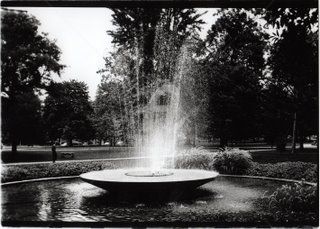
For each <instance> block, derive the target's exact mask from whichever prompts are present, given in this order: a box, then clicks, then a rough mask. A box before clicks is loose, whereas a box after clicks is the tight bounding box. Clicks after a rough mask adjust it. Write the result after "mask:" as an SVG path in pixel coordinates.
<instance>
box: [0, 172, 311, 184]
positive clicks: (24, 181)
mask: <svg viewBox="0 0 320 229" xmlns="http://www.w3.org/2000/svg"><path fill="white" fill-rule="evenodd" d="M219 176H222V177H234V178H248V179H261V180H270V181H278V182H288V183H301V182H303V183H304V184H307V185H310V186H317V183H313V182H307V181H300V180H293V179H285V178H274V177H263V176H247V175H229V174H219ZM73 178H80V176H60V177H45V178H37V179H29V180H21V181H11V182H5V183H1V186H7V185H14V184H23V183H31V182H39V181H51V180H60V179H73Z"/></svg>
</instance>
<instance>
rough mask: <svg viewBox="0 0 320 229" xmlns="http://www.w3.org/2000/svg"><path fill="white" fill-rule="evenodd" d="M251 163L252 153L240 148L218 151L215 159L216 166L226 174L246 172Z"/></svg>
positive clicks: (220, 171)
mask: <svg viewBox="0 0 320 229" xmlns="http://www.w3.org/2000/svg"><path fill="white" fill-rule="evenodd" d="M251 164H252V158H251V155H250V154H249V153H248V152H247V151H244V150H239V149H226V150H224V151H221V152H219V153H217V154H216V156H215V159H214V168H215V169H216V170H217V171H218V172H219V173H225V174H245V173H246V171H247V170H248V169H249V168H250V167H251Z"/></svg>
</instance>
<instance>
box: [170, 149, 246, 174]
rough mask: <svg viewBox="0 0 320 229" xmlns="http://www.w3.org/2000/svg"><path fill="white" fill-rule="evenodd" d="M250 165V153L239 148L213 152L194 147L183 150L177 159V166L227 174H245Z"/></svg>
mask: <svg viewBox="0 0 320 229" xmlns="http://www.w3.org/2000/svg"><path fill="white" fill-rule="evenodd" d="M250 165H251V156H250V154H249V153H248V152H246V151H243V150H239V149H226V150H225V151H221V152H214V153H212V152H209V151H207V150H205V149H203V148H192V149H190V150H187V151H184V152H182V153H181V154H180V155H179V156H178V157H177V159H176V161H175V167H176V168H184V169H206V170H217V171H218V172H219V173H227V174H244V173H245V172H246V170H247V169H248V168H249V167H250Z"/></svg>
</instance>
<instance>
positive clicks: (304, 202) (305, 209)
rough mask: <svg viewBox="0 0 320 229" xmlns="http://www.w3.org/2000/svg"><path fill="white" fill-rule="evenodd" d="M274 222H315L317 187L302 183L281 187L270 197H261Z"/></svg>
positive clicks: (316, 215)
mask: <svg viewBox="0 0 320 229" xmlns="http://www.w3.org/2000/svg"><path fill="white" fill-rule="evenodd" d="M263 202H264V203H265V205H266V208H267V209H268V211H269V212H270V213H271V215H272V217H273V220H274V221H275V222H277V221H281V222H300V223H301V222H308V223H312V222H316V221H317V219H318V218H317V217H318V214H317V210H318V198H317V187H316V186H310V185H306V184H303V183H299V184H298V183H295V184H293V185H283V186H282V187H281V188H278V189H277V190H276V191H275V192H274V193H273V194H272V195H271V196H269V197H263Z"/></svg>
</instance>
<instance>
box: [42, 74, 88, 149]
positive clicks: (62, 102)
mask: <svg viewBox="0 0 320 229" xmlns="http://www.w3.org/2000/svg"><path fill="white" fill-rule="evenodd" d="M48 92H49V95H48V97H47V98H46V99H45V102H44V103H45V105H44V114H43V118H44V121H45V123H46V130H47V134H48V136H49V137H50V139H51V140H56V139H57V138H64V139H66V140H67V141H68V145H72V140H73V139H77V140H81V141H88V140H90V139H92V138H93V134H94V129H93V127H92V123H91V120H90V115H91V114H92V111H93V110H92V107H91V104H90V102H89V95H88V88H87V86H86V84H85V83H83V82H78V81H75V80H71V81H66V82H63V83H53V84H51V86H50V87H49V89H48Z"/></svg>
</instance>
